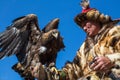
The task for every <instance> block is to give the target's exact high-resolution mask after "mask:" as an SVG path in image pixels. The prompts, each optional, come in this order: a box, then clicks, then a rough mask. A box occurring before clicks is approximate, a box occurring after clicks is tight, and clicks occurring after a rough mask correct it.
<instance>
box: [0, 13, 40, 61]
mask: <svg viewBox="0 0 120 80" xmlns="http://www.w3.org/2000/svg"><path fill="white" fill-rule="evenodd" d="M34 34H35V35H38V38H39V37H40V35H41V31H40V29H39V26H38V20H37V17H36V16H35V15H34V14H30V15H27V16H24V17H20V18H17V19H15V20H14V21H13V23H12V25H10V26H9V27H8V28H7V29H6V31H4V32H3V33H1V34H0V59H1V58H3V57H5V56H10V55H12V54H19V53H22V54H23V55H25V53H26V52H27V51H28V49H29V47H30V45H31V44H33V41H34V39H35V38H34V37H36V36H33V35H34Z"/></svg>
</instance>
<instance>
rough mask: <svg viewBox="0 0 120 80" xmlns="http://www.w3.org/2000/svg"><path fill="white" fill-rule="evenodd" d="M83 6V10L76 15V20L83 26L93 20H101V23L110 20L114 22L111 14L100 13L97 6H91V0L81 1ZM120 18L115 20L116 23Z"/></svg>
mask: <svg viewBox="0 0 120 80" xmlns="http://www.w3.org/2000/svg"><path fill="white" fill-rule="evenodd" d="M81 6H82V9H83V10H82V12H81V13H80V14H78V15H77V16H75V19H74V20H75V22H76V23H77V24H78V25H79V26H80V27H82V23H83V22H85V21H87V20H91V21H95V22H99V23H100V24H106V23H109V22H114V21H113V20H112V19H111V17H110V16H108V15H104V14H102V13H100V12H99V11H98V10H97V9H95V8H90V6H89V0H82V1H81ZM119 21H120V19H119V20H115V24H116V23H118V22H119Z"/></svg>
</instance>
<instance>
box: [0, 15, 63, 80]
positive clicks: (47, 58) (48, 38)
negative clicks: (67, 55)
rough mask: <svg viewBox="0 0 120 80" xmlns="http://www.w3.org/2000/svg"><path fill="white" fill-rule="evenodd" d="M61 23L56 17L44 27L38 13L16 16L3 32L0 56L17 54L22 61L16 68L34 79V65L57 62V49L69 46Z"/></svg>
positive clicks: (26, 76)
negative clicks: (32, 70) (32, 68)
mask: <svg viewBox="0 0 120 80" xmlns="http://www.w3.org/2000/svg"><path fill="white" fill-rule="evenodd" d="M58 24H59V19H58V18H56V19H53V20H52V21H51V22H49V23H48V24H47V25H46V26H45V27H44V28H43V29H42V30H41V29H40V28H39V25H38V19H37V16H36V15H35V14H29V15H26V16H23V17H19V18H17V19H15V20H13V23H12V24H11V25H10V26H9V27H7V29H6V30H5V31H4V32H2V33H0V59H2V58H3V57H5V56H11V55H13V54H15V55H16V56H17V59H18V61H19V62H18V63H16V64H15V65H14V66H13V67H12V68H13V69H14V70H15V71H16V72H18V73H19V74H20V75H21V76H22V77H24V78H25V79H26V80H34V77H32V75H31V72H30V69H31V68H30V66H34V65H36V64H37V63H42V64H43V65H45V66H49V64H50V63H52V62H54V63H55V61H56V57H57V52H58V51H60V50H61V49H63V48H64V47H65V46H64V43H63V38H62V37H61V36H60V32H59V31H58Z"/></svg>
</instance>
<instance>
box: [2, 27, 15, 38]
mask: <svg viewBox="0 0 120 80" xmlns="http://www.w3.org/2000/svg"><path fill="white" fill-rule="evenodd" d="M14 31H16V28H15V27H13V28H11V29H9V30H6V31H5V32H3V33H1V34H0V40H1V39H4V38H6V37H8V36H9V35H11V33H13V32H14Z"/></svg>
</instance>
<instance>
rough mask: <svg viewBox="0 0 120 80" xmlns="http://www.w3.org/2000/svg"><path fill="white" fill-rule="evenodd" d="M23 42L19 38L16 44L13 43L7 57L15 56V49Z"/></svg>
mask: <svg viewBox="0 0 120 80" xmlns="http://www.w3.org/2000/svg"><path fill="white" fill-rule="evenodd" d="M20 42H21V40H20V39H19V38H17V39H16V40H15V42H13V44H12V43H11V46H10V48H9V49H8V50H9V51H7V53H6V56H10V55H12V54H15V53H14V52H13V51H14V50H15V48H17V45H18V44H19V43H20Z"/></svg>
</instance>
